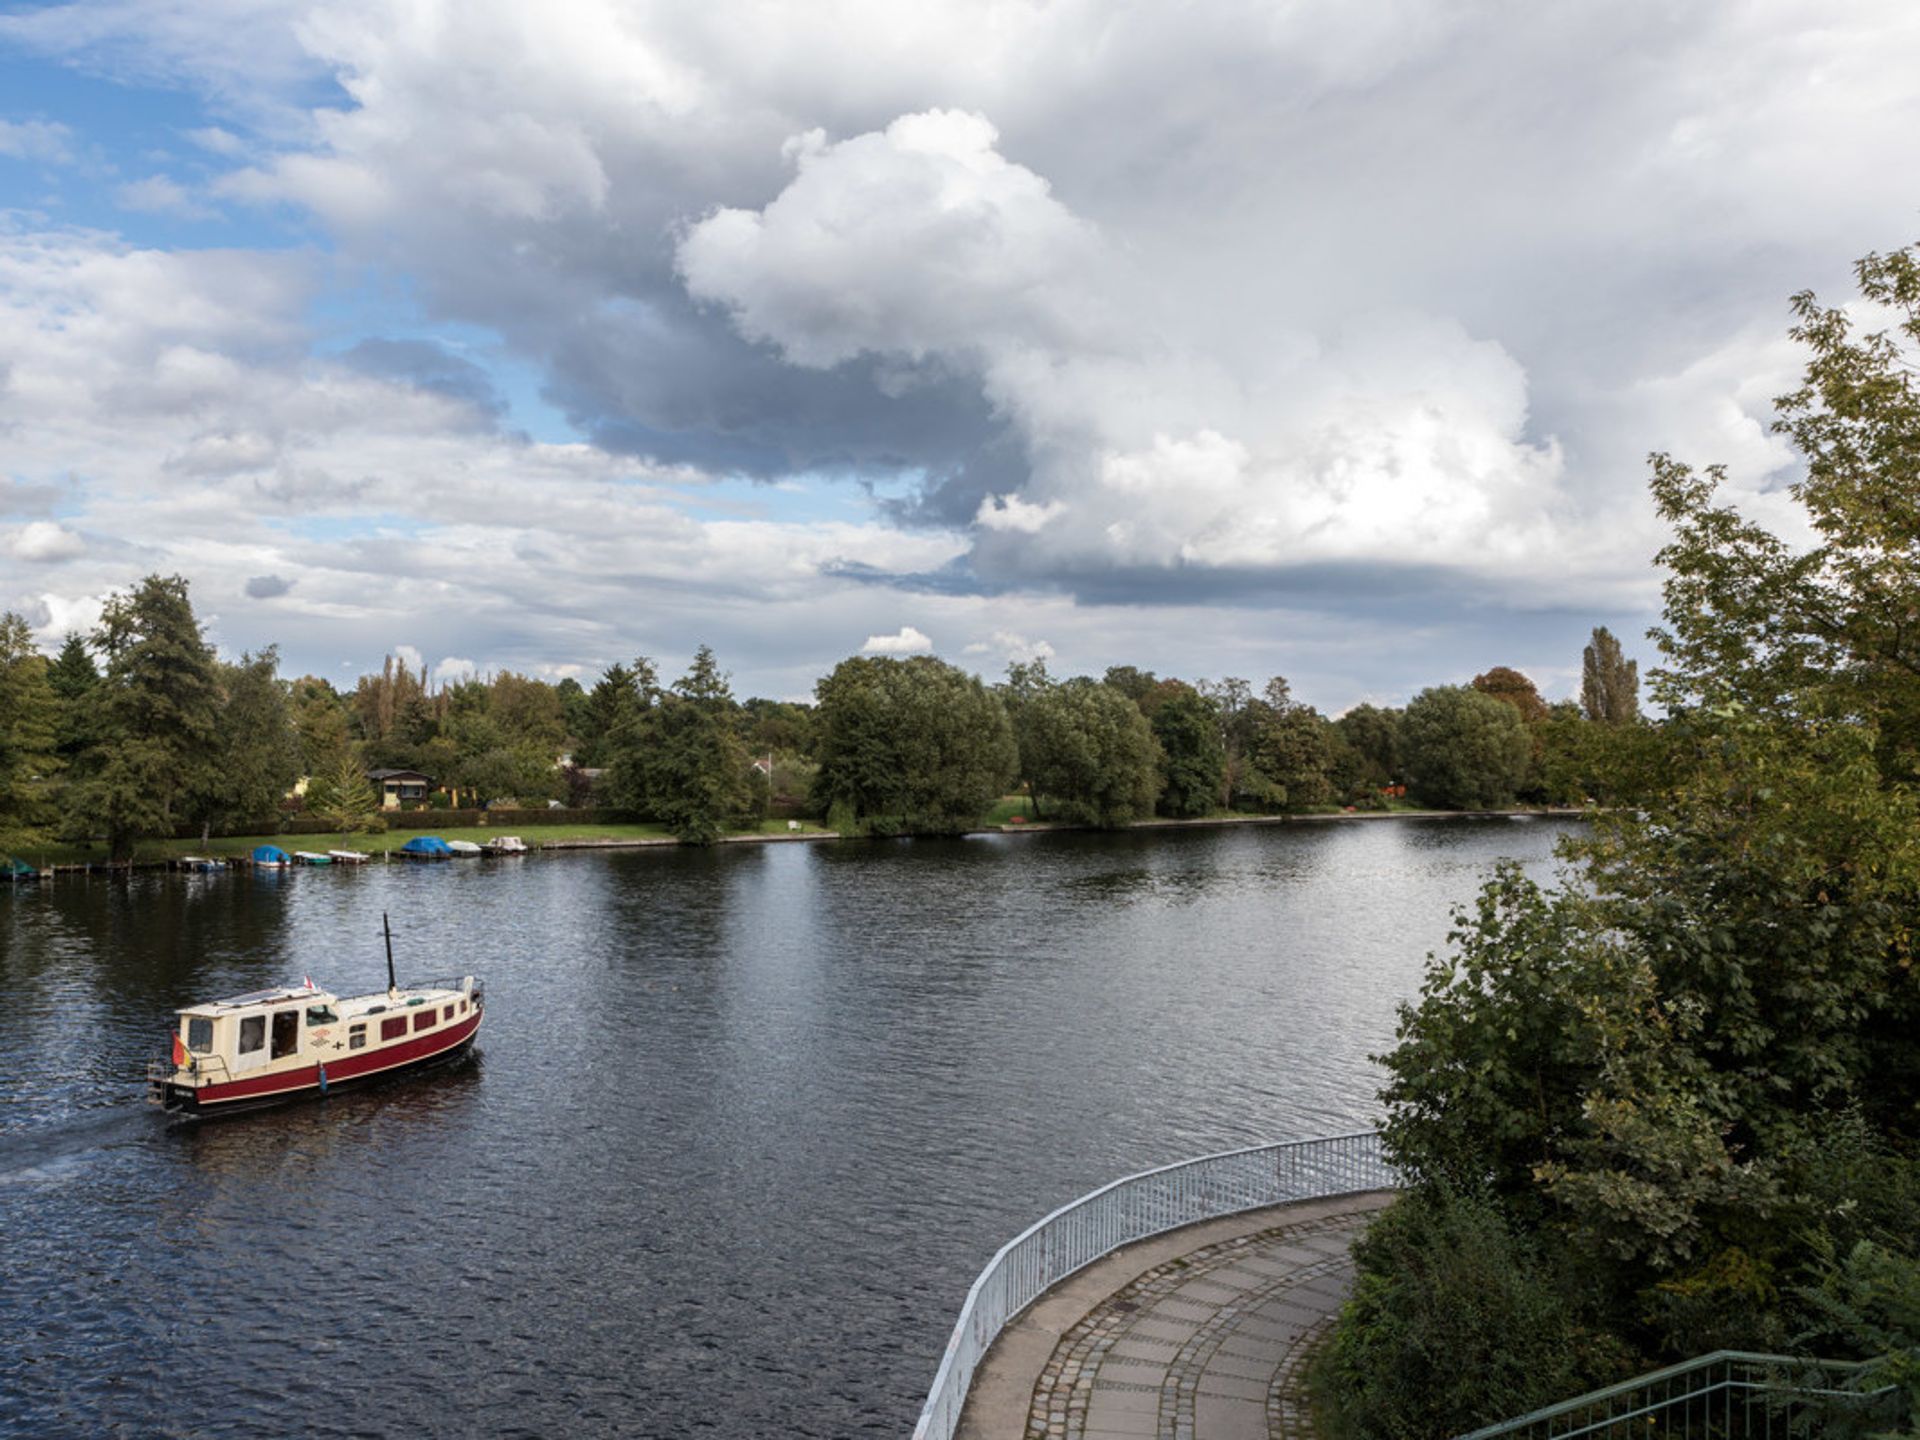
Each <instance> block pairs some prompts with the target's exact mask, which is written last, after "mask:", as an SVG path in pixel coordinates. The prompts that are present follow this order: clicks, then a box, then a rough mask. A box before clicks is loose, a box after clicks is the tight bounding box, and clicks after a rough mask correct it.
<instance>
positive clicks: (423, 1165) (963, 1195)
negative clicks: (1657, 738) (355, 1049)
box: [0, 820, 1564, 1437]
mask: <svg viewBox="0 0 1920 1440" xmlns="http://www.w3.org/2000/svg"><path fill="white" fill-rule="evenodd" d="M1563 828H1564V827H1563V826H1562V825H1560V824H1557V823H1533V824H1527V825H1516V824H1512V823H1509V822H1507V821H1504V820H1498V821H1485V822H1462V821H1450V822H1417V821H1416V822H1384V823H1383V822H1373V823H1366V824H1358V825H1330V826H1291V827H1275V828H1255V829H1221V830H1208V831H1195V832H1174V833H1164V832H1163V833H1153V834H1133V835H1118V836H1084V835H1045V834H1034V835H1025V836H1009V837H985V838H982V837H975V838H973V839H969V840H965V841H951V842H898V843H889V844H875V845H857V844H846V845H841V844H830V845H804V846H801V845H780V846H767V847H744V846H743V847H725V848H722V849H718V850H715V851H712V852H706V853H702V852H697V851H678V850H647V851H638V852H622V853H615V854H600V855H570V856H554V857H534V858H532V859H529V860H527V861H523V862H517V863H515V864H512V865H497V864H494V863H491V862H480V861H476V862H463V863H460V864H451V865H438V866H422V867H417V868H416V867H405V866H400V865H392V866H367V867H364V868H359V869H347V870H337V871H336V870H326V871H296V872H290V873H287V874H284V875H281V874H275V875H271V876H258V875H256V876H248V875H237V874H235V875H219V874H216V875H204V876H202V875H194V876H160V875H145V876H139V877H136V878H135V879H134V880H132V881H131V882H123V883H107V882H103V881H75V882H68V883H62V884H60V885H56V886H53V887H31V888H29V887H22V888H20V889H19V890H17V891H15V892H12V893H9V894H6V895H4V898H0V1234H4V1239H5V1243H4V1247H0V1335H5V1336H7V1337H8V1339H7V1343H6V1344H5V1345H4V1346H0V1434H14V1433H17V1434H21V1435H32V1436H36V1437H37V1436H42V1435H61V1434H85V1435H92V1434H102V1433H124V1434H131V1435H147V1434H157V1435H176V1434H177V1435H194V1436H215V1435H239V1434H242V1433H246V1434H260V1433H268V1434H293V1433H299V1434H312V1435H321V1436H334V1435H339V1436H346V1435H357V1436H366V1435H375V1436H384V1435H416V1434H428V1435H437V1434H446V1435H460V1436H466V1435H568V1436H574V1435H674V1436H678V1435H685V1434H690V1433H695V1432H699V1431H703V1430H704V1431H710V1432H711V1431H718V1432H721V1433H725V1434H728V1435H806V1436H838V1435H849V1434H859V1433H873V1434H887V1435H893V1436H897V1435H900V1434H903V1433H905V1432H906V1430H907V1429H909V1428H910V1427H911V1424H912V1418H913V1414H914V1412H915V1410H916V1409H917V1407H918V1404H919V1401H920V1399H921V1397H922V1395H923V1394H924V1391H925V1387H926V1385H927V1384H928V1382H929V1381H930V1379H931V1377H932V1373H933V1369H934V1366H935V1365H936V1363H937V1361H938V1357H939V1353H940V1350H941V1348H942V1346H943V1345H944V1343H945V1339H946V1331H947V1327H948V1326H949V1325H950V1324H951V1323H952V1318H953V1314H954V1312H955V1310H956V1308H957V1306H958V1304H959V1301H960V1299H961V1297H962V1295H963V1294H964V1293H965V1290H966V1287H967V1285H968V1283H969V1282H970V1281H971V1279H972V1276H973V1274H974V1273H975V1271H976V1270H977V1269H978V1267H979V1265H980V1264H981V1263H982V1262H983V1261H984V1260H985V1259H986V1257H987V1256H988V1255H990V1254H991V1253H992V1251H993V1250H994V1249H995V1248H996V1247H997V1246H998V1245H999V1244H1000V1243H1001V1242H1002V1241H1003V1240H1004V1239H1006V1238H1007V1237H1008V1236H1009V1235H1011V1234H1012V1233H1013V1232H1014V1231H1016V1230H1018V1229H1020V1228H1022V1227H1023V1226H1025V1225H1026V1224H1028V1223H1029V1222H1031V1221H1032V1220H1033V1219H1035V1218H1036V1217H1038V1216H1039V1215H1041V1214H1044V1213H1045V1212H1046V1211H1047V1210H1049V1209H1051V1208H1053V1207H1054V1206H1055V1205H1057V1204H1059V1203H1061V1202H1062V1201H1064V1200H1066V1199H1069V1198H1071V1197H1072V1196H1073V1195H1076V1194H1078V1193H1081V1192H1082V1191H1085V1190H1087V1189H1089V1188H1091V1187H1093V1186H1094V1185H1097V1184H1100V1183H1103V1182H1105V1181H1106V1180H1109V1179H1111V1178H1113V1177H1114V1176H1116V1175H1119V1174H1122V1173H1125V1172H1127V1171H1130V1170H1135V1169H1139V1168H1143V1167H1145V1166H1147V1165H1152V1164H1158V1163H1161V1162H1164V1161H1167V1160H1172V1159H1177V1158H1180V1157H1182V1156H1185V1155H1189V1154H1194V1153H1198V1152H1201V1151H1206V1150H1213V1149H1219V1148H1224V1147H1226V1146H1230V1145H1235V1144H1246V1143H1251V1142H1254V1141H1258V1140H1264V1139H1269V1138H1285V1137H1291V1136H1303V1135H1311V1134H1319V1133H1327V1132H1330V1131H1335V1130H1342V1129H1349V1128H1354V1127H1356V1126H1360V1125H1364V1124H1366V1123H1368V1122H1369V1121H1370V1119H1371V1117H1372V1114H1373V1103H1372V1100H1371V1095H1372V1091H1373V1089H1374V1086H1375V1085H1376V1083H1377V1076H1376V1073H1375V1071H1374V1069H1373V1067H1372V1066H1371V1064H1370V1063H1369V1061H1368V1060H1367V1056H1368V1055H1369V1054H1370V1053H1373V1052H1377V1051H1379V1050H1381V1049H1383V1048H1385V1047H1386V1046H1387V1045H1388V1044H1389V1043H1390V1041H1391V1037H1392V1025H1393V1006H1394V1003H1395V1002H1396V1001H1397V1000H1400V999H1403V998H1405V997H1407V996H1409V995H1410V994H1412V993H1413V991H1414V989H1415V987H1416V986H1417V984H1418V980H1419V976H1420V970H1421V963H1422V958H1423V956H1424V954H1425V952H1426V951H1427V950H1429V949H1432V948H1434V947H1436V946H1438V945H1440V944H1441V943H1442V942H1443V941H1444V938H1445V934H1446V931H1447V928H1448V911H1449V908H1450V907H1451V906H1452V905H1454V904H1456V903H1459V902H1461V901H1464V900H1466V899H1467V898H1468V897H1470V895H1471V894H1472V891H1473V889H1474V887H1475V885H1476V884H1477V882H1478V880H1479V878H1480V877H1481V876H1483V875H1484V874H1485V873H1486V872H1487V871H1488V869H1489V868H1490V867H1491V865H1492V864H1493V862H1494V860H1495V859H1497V858H1499V857H1502V856H1514V857H1517V858H1520V859H1523V860H1525V861H1526V862H1527V863H1528V864H1529V865H1530V866H1531V867H1532V868H1534V869H1535V871H1536V873H1541V874H1545V873H1546V872H1547V871H1548V870H1549V869H1550V868H1551V862H1550V858H1549V857H1550V852H1551V848H1552V845H1553V842H1554V840H1555V839H1556V838H1557V836H1558V835H1559V834H1560V833H1562V831H1563ZM383 910H385V911H390V912H391V913H392V915H393V920H394V928H395V934H396V950H397V952H398V955H399V957H400V968H401V971H402V978H403V979H404V978H406V975H407V974H409V973H411V974H415V975H427V974H446V973H450V972H459V971H466V970H471V971H474V972H477V973H480V974H483V975H485V977H486V978H487V981H488V992H489V1001H490V1003H489V1007H488V1019H487V1025H486V1029H485V1031H484V1032H483V1034H482V1036H481V1040H480V1046H479V1051H478V1053H477V1054H476V1055H475V1056H474V1057H473V1058H472V1060H470V1061H469V1062H466V1063H463V1064H460V1065H457V1066H452V1067H448V1068H447V1069H444V1070H442V1071H440V1072H437V1073H435V1074H433V1075H431V1076H427V1077H422V1078H419V1079H413V1080H402V1081H397V1082H393V1083H390V1084H387V1085H383V1086H379V1087H375V1088H372V1089H369V1090H365V1091H358V1092H347V1093H344V1094H338V1095H335V1096H333V1097H329V1098H328V1099H327V1100H325V1101H321V1102H317V1103H310V1104H307V1105H304V1106H296V1107H290V1108H287V1109H282V1110H275V1111H264V1112H256V1113H254V1114H252V1115H247V1116H240V1117H235V1118H232V1119H229V1120H224V1121H220V1122H217V1123H203V1124H186V1125H168V1124H167V1123H165V1122H164V1121H163V1120H162V1119H161V1118H160V1117H159V1116H158V1115H156V1114H153V1113H150V1112H149V1111H148V1110H147V1109H146V1107H145V1106H144V1104H143V1103H142V1100H141V1096H140V1093H139V1088H138V1085H137V1084H136V1078H137V1076H138V1075H139V1074H140V1070H141V1062H142V1061H143V1060H144V1059H145V1058H146V1057H147V1056H148V1055H149V1054H151V1053H155V1052H157V1051H158V1050H159V1048H160V1046H161V1044H162V1042H163V1040H164V1036H165V1033H166V1028H167V1024H168V1018H169V1014H170V1012H171V1011H172V1009H173V1008H174V1007H176V1006H178V1005H184V1004H188V1003H191V1002H192V1001H195V1000H199V999H204V998H207V997H209V996H216V995H224V994H233V993H237V992H240V991H244V990H249V989H256V988H259V987H261V986H264V985H268V984H273V983H277V982H280V981H285V980H289V979H297V978H298V977H300V976H302V975H307V974H311V975H312V976H313V977H314V979H315V980H316V981H318V982H319V983H321V984H324V985H327V986H330V987H332V988H334V989H337V990H341V991H345V992H353V991H359V990H370V989H378V988H381V987H382V986H384V984H385V960H384V957H383V952H382V949H381V943H380V914H381V912H382V911H383Z"/></svg>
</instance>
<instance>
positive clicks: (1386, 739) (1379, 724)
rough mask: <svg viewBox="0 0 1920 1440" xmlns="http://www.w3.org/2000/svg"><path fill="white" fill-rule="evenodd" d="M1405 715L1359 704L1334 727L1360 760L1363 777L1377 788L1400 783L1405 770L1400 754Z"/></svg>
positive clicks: (1336, 722) (1335, 722)
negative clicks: (1402, 723) (1402, 721)
mask: <svg viewBox="0 0 1920 1440" xmlns="http://www.w3.org/2000/svg"><path fill="white" fill-rule="evenodd" d="M1402 718H1403V712H1402V711H1399V710H1390V709H1382V708H1381V707H1379V706H1377V705H1356V706H1354V707H1353V708H1352V709H1351V710H1349V711H1347V713H1346V714H1344V715H1342V716H1341V717H1340V718H1339V719H1338V720H1336V721H1334V722H1333V724H1334V728H1335V729H1337V730H1338V731H1339V732H1340V738H1341V739H1343V740H1345V741H1346V742H1347V744H1348V745H1349V746H1350V747H1352V749H1353V752H1354V754H1355V755H1357V756H1358V757H1359V760H1360V767H1361V775H1362V778H1363V779H1364V780H1365V782H1366V783H1367V784H1369V785H1371V786H1373V787H1374V788H1375V789H1379V788H1381V787H1384V786H1387V785H1393V784H1396V783H1398V782H1399V781H1400V779H1401V778H1402V772H1403V770H1404V768H1405V766H1404V762H1403V760H1402V757H1401V753H1400V722H1401V720H1402Z"/></svg>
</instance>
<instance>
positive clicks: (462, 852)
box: [447, 840, 480, 860]
mask: <svg viewBox="0 0 1920 1440" xmlns="http://www.w3.org/2000/svg"><path fill="white" fill-rule="evenodd" d="M447 849H449V850H451V851H452V852H453V853H454V854H455V855H456V856H458V857H460V858H461V859H464V860H471V859H472V858H473V857H474V856H476V855H478V854H479V853H480V847H479V846H478V845H476V844H474V843H473V841H471V840H449V841H447Z"/></svg>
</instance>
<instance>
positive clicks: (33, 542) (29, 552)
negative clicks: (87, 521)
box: [8, 520, 87, 565]
mask: <svg viewBox="0 0 1920 1440" xmlns="http://www.w3.org/2000/svg"><path fill="white" fill-rule="evenodd" d="M8 548H9V549H10V550H12V552H13V554H14V558H16V559H19V560H28V561H32V562H34V563H36V564H42V565H44V564H52V563H54V562H57V561H61V560H71V559H73V558H74V557H75V556H78V555H84V554H86V551H87V542H86V541H85V540H83V539H81V538H80V537H79V536H78V535H76V534H74V533H73V531H71V530H69V529H67V528H66V526H64V525H58V524H55V523H54V522H53V521H51V520H35V521H32V522H30V523H29V524H26V525H22V526H21V527H20V528H19V529H18V530H16V531H14V533H13V538H12V539H11V541H10V542H9V544H8Z"/></svg>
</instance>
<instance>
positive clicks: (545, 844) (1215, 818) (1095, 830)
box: [14, 805, 1594, 884]
mask: <svg viewBox="0 0 1920 1440" xmlns="http://www.w3.org/2000/svg"><path fill="white" fill-rule="evenodd" d="M1593 813H1594V812H1593V810H1592V809H1591V808H1590V807H1587V808H1582V807H1575V806H1519V805H1517V806H1512V807H1509V808H1506V809H1496V810H1354V811H1336V812H1331V813H1315V814H1309V815H1204V816H1200V817H1198V818H1195V819H1186V820H1180V819H1153V820H1135V821H1133V822H1132V823H1131V824H1128V825H1124V826H1121V827H1119V828H1118V829H1114V830H1107V829H1103V828H1102V827H1100V826H1097V825H1072V824H1066V823H1063V822H1059V821H1051V820H1035V821H1029V822H1024V823H1021V824H1017V825H1016V824H1001V825H982V826H979V827H977V828H975V829H971V830H963V831H960V832H959V833H958V834H957V835H955V836H952V837H945V836H931V837H915V836H909V835H901V836H842V835H841V834H839V832H837V831H834V830H820V829H813V830H797V831H789V832H781V831H771V832H762V833H750V832H743V833H741V834H736V835H722V836H720V837H718V838H717V839H716V840H714V842H713V843H714V844H715V845H792V844H805V843H818V842H820V841H827V840H842V839H853V840H862V839H867V840H871V839H902V840H906V839H915V838H931V839H945V838H954V839H965V838H969V837H972V836H978V835H1062V834H1108V835H1117V834H1125V833H1128V832H1131V831H1136V830H1208V829H1222V828H1238V827H1244V826H1262V825H1319V824H1328V823H1343V822H1347V821H1381V820H1521V819H1552V820H1578V819H1584V818H1586V817H1588V816H1590V815H1591V814H1593ZM452 828H458V827H452ZM539 828H540V827H538V826H523V827H522V829H523V830H526V831H537V830H538V829H539ZM419 833H421V834H430V833H432V832H430V831H425V830H423V831H420V832H419ZM222 838H223V839H224V840H225V841H228V842H243V843H244V845H245V847H246V849H248V850H251V849H252V847H253V846H255V845H279V846H280V847H281V848H282V849H286V848H288V847H287V846H286V845H284V844H283V843H282V842H283V841H286V840H292V839H297V838H299V837H294V836H284V835H239V836H226V837H222ZM171 843H176V844H190V843H192V842H190V841H177V842H171ZM686 844H687V842H686V841H684V840H676V839H675V838H674V837H673V836H671V835H631V836H604V837H596V836H576V837H570V838H555V839H550V840H537V841H533V842H530V843H529V846H528V849H529V851H537V852H541V853H545V852H556V853H558V852H563V851H570V850H645V849H652V848H655V847H659V846H684V845H686ZM396 853H397V851H395V850H392V849H388V850H383V851H381V852H379V853H378V854H377V855H372V856H370V857H369V859H368V860H367V862H366V863H367V864H387V863H391V861H392V857H393V855H394V854H396ZM212 858H215V859H218V860H222V861H223V862H224V864H225V868H227V869H232V870H245V869H252V868H254V867H253V861H252V860H251V859H250V858H249V857H248V856H247V855H246V854H231V855H221V856H214V857H212ZM184 859H185V857H184V855H167V856H162V857H159V858H154V859H141V860H122V861H117V862H116V861H110V860H76V861H66V862H56V863H54V864H52V865H49V866H46V867H44V868H42V869H40V870H38V871H37V872H36V874H35V875H33V876H21V877H19V878H18V879H17V880H16V881H15V882H14V883H16V884H28V883H32V882H35V881H39V882H46V881H52V880H56V879H58V878H60V877H62V876H66V877H84V876H90V875H102V876H106V877H109V878H111V877H114V876H121V875H129V874H132V873H133V872H134V871H155V870H174V869H180V868H184ZM405 863H409V864H412V863H420V862H414V861H407V862H405ZM268 868H275V869H277V868H281V867H278V866H275V867H268ZM287 868H293V869H306V868H321V867H307V866H304V865H295V866H291V867H287ZM344 868H347V869H355V868H358V867H357V866H353V865H348V866H346V867H344Z"/></svg>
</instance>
